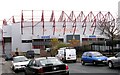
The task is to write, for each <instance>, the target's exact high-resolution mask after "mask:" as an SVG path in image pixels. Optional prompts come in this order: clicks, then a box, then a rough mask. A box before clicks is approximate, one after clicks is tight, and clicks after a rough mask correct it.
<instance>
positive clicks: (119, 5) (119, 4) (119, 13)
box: [118, 1, 120, 18]
mask: <svg viewBox="0 0 120 75" xmlns="http://www.w3.org/2000/svg"><path fill="white" fill-rule="evenodd" d="M118 17H119V18H120V1H119V2H118Z"/></svg>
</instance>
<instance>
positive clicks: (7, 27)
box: [3, 25, 12, 37]
mask: <svg viewBox="0 0 120 75" xmlns="http://www.w3.org/2000/svg"><path fill="white" fill-rule="evenodd" d="M11 27H12V26H11V25H4V26H3V37H11V34H12V33H11V31H12V30H11Z"/></svg>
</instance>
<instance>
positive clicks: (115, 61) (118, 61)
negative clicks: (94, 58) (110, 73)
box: [107, 52, 120, 68]
mask: <svg viewBox="0 0 120 75" xmlns="http://www.w3.org/2000/svg"><path fill="white" fill-rule="evenodd" d="M107 62H108V66H109V68H114V67H120V52H119V53H117V54H116V55H115V56H113V57H109V58H108V59H107Z"/></svg>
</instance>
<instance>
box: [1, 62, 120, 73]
mask: <svg viewBox="0 0 120 75" xmlns="http://www.w3.org/2000/svg"><path fill="white" fill-rule="evenodd" d="M67 64H68V66H69V71H70V74H80V73H88V74H89V73H110V74H111V73H118V72H119V74H120V69H119V68H115V69H109V68H108V66H105V65H102V64H100V65H97V66H94V65H92V64H86V65H85V66H83V65H81V63H67ZM1 65H2V64H1ZM10 65H11V62H10V61H8V62H5V64H4V65H2V73H14V72H13V71H12V70H11V68H10ZM16 75H24V73H23V72H19V73H17V74H16ZM89 75H90V74H89Z"/></svg>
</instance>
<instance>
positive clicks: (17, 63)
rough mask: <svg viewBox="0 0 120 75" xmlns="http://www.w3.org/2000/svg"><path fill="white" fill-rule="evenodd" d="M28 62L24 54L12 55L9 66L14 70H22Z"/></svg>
mask: <svg viewBox="0 0 120 75" xmlns="http://www.w3.org/2000/svg"><path fill="white" fill-rule="evenodd" d="M28 63H29V60H28V59H27V58H26V57H25V56H16V57H13V61H12V66H11V68H12V70H13V71H15V72H16V71H19V70H24V69H25V67H26V65H27V64H28Z"/></svg>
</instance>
